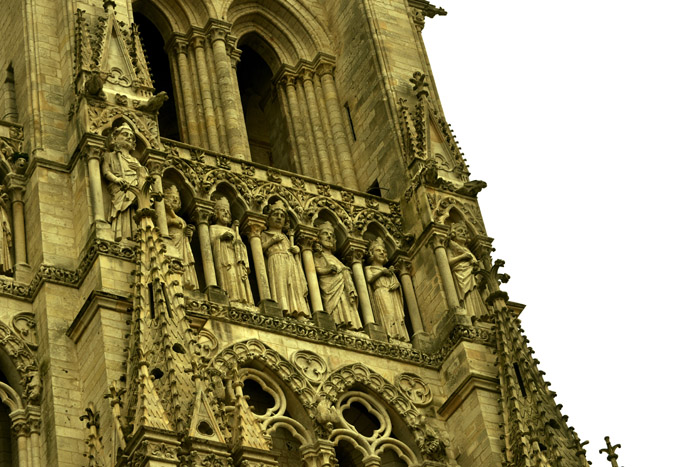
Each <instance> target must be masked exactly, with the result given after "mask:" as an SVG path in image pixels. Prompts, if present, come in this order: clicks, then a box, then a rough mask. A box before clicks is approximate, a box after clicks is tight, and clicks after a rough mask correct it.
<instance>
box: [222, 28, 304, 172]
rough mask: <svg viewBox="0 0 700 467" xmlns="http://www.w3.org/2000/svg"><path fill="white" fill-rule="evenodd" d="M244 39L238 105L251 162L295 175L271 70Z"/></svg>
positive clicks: (285, 126) (286, 131)
mask: <svg viewBox="0 0 700 467" xmlns="http://www.w3.org/2000/svg"><path fill="white" fill-rule="evenodd" d="M247 39H251V40H255V38H251V37H250V36H249V37H247V38H246V37H244V38H242V39H241V41H240V42H239V44H240V45H239V46H240V49H241V61H240V63H239V64H238V66H237V67H236V74H237V77H238V86H239V88H240V94H241V105H242V107H243V115H244V117H245V127H246V132H247V133H248V145H249V146H250V155H251V159H252V160H253V161H254V162H258V163H260V164H265V165H270V166H273V167H276V168H278V169H282V170H289V171H295V167H294V164H293V161H292V158H291V157H290V154H291V153H292V148H291V143H290V141H291V140H290V137H289V132H288V129H287V124H286V122H285V119H284V113H283V111H282V106H281V104H280V101H279V97H278V95H277V93H276V91H275V87H274V86H273V82H272V78H273V75H272V70H271V69H270V66H269V65H268V64H267V62H265V60H264V59H263V58H262V57H261V56H260V55H259V54H258V53H257V52H256V51H255V50H253V48H252V47H250V46H249V45H246V43H245V42H246V40H247Z"/></svg>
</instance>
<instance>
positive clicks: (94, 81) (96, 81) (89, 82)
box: [83, 73, 105, 99]
mask: <svg viewBox="0 0 700 467" xmlns="http://www.w3.org/2000/svg"><path fill="white" fill-rule="evenodd" d="M104 84H105V82H104V80H103V79H102V77H101V76H100V74H99V73H90V77H89V78H87V79H86V80H85V84H84V85H83V89H84V91H85V93H86V94H88V95H90V96H93V97H97V98H98V99H104V98H105V93H104V91H103V90H102V87H103V86H104Z"/></svg>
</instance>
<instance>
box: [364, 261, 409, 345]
mask: <svg viewBox="0 0 700 467" xmlns="http://www.w3.org/2000/svg"><path fill="white" fill-rule="evenodd" d="M365 271H366V272H365V274H366V276H367V280H368V281H369V282H372V281H371V280H370V278H373V277H375V276H376V277H377V278H376V279H374V281H373V282H372V298H373V299H374V313H375V314H376V315H378V317H379V319H380V320H381V321H382V324H383V325H384V329H385V330H386V332H387V334H389V337H392V338H394V339H400V340H403V341H407V340H408V330H406V321H405V318H404V312H403V296H402V295H401V288H400V286H399V281H398V279H397V278H396V276H395V275H394V273H393V272H392V273H391V275H390V276H386V275H384V271H388V269H387V268H385V267H384V266H376V265H370V266H366V267H365ZM392 289H393V290H392Z"/></svg>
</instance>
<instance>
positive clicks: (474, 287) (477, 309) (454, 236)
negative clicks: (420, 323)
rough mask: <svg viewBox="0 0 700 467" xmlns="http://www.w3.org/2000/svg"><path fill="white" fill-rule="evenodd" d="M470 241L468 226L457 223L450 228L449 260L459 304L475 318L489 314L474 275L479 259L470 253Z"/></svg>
mask: <svg viewBox="0 0 700 467" xmlns="http://www.w3.org/2000/svg"><path fill="white" fill-rule="evenodd" d="M468 239H469V236H468V230H467V226H466V225H464V223H463V222H455V223H454V224H452V225H451V226H450V240H449V243H448V245H447V260H448V261H449V263H450V268H451V269H452V278H453V279H454V283H455V288H456V289H457V296H458V298H459V304H460V305H461V306H463V307H464V308H466V309H467V312H469V313H470V314H472V315H474V316H483V315H486V314H487V310H486V306H485V305H484V301H483V300H482V299H481V295H480V293H479V289H478V283H477V281H476V276H475V274H474V268H475V267H476V266H477V259H476V257H475V256H474V255H473V254H472V252H471V251H469V248H468V247H467V240H468Z"/></svg>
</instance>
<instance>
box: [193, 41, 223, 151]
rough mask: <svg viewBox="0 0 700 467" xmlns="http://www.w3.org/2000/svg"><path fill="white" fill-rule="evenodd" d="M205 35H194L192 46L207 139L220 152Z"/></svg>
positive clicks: (211, 147)
mask: <svg viewBox="0 0 700 467" xmlns="http://www.w3.org/2000/svg"><path fill="white" fill-rule="evenodd" d="M205 44H206V42H205V40H204V36H202V35H200V34H199V33H194V34H193V35H192V47H193V48H194V54H195V65H196V67H197V75H198V76H199V87H200V89H201V92H202V107H203V108H204V121H205V123H206V131H207V139H208V140H209V149H211V150H212V151H216V152H220V151H221V148H220V147H219V133H218V132H217V130H216V127H217V125H216V114H215V113H214V98H213V97H212V89H211V83H210V81H209V73H208V72H207V59H206V57H205V55H204V45H205Z"/></svg>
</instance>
